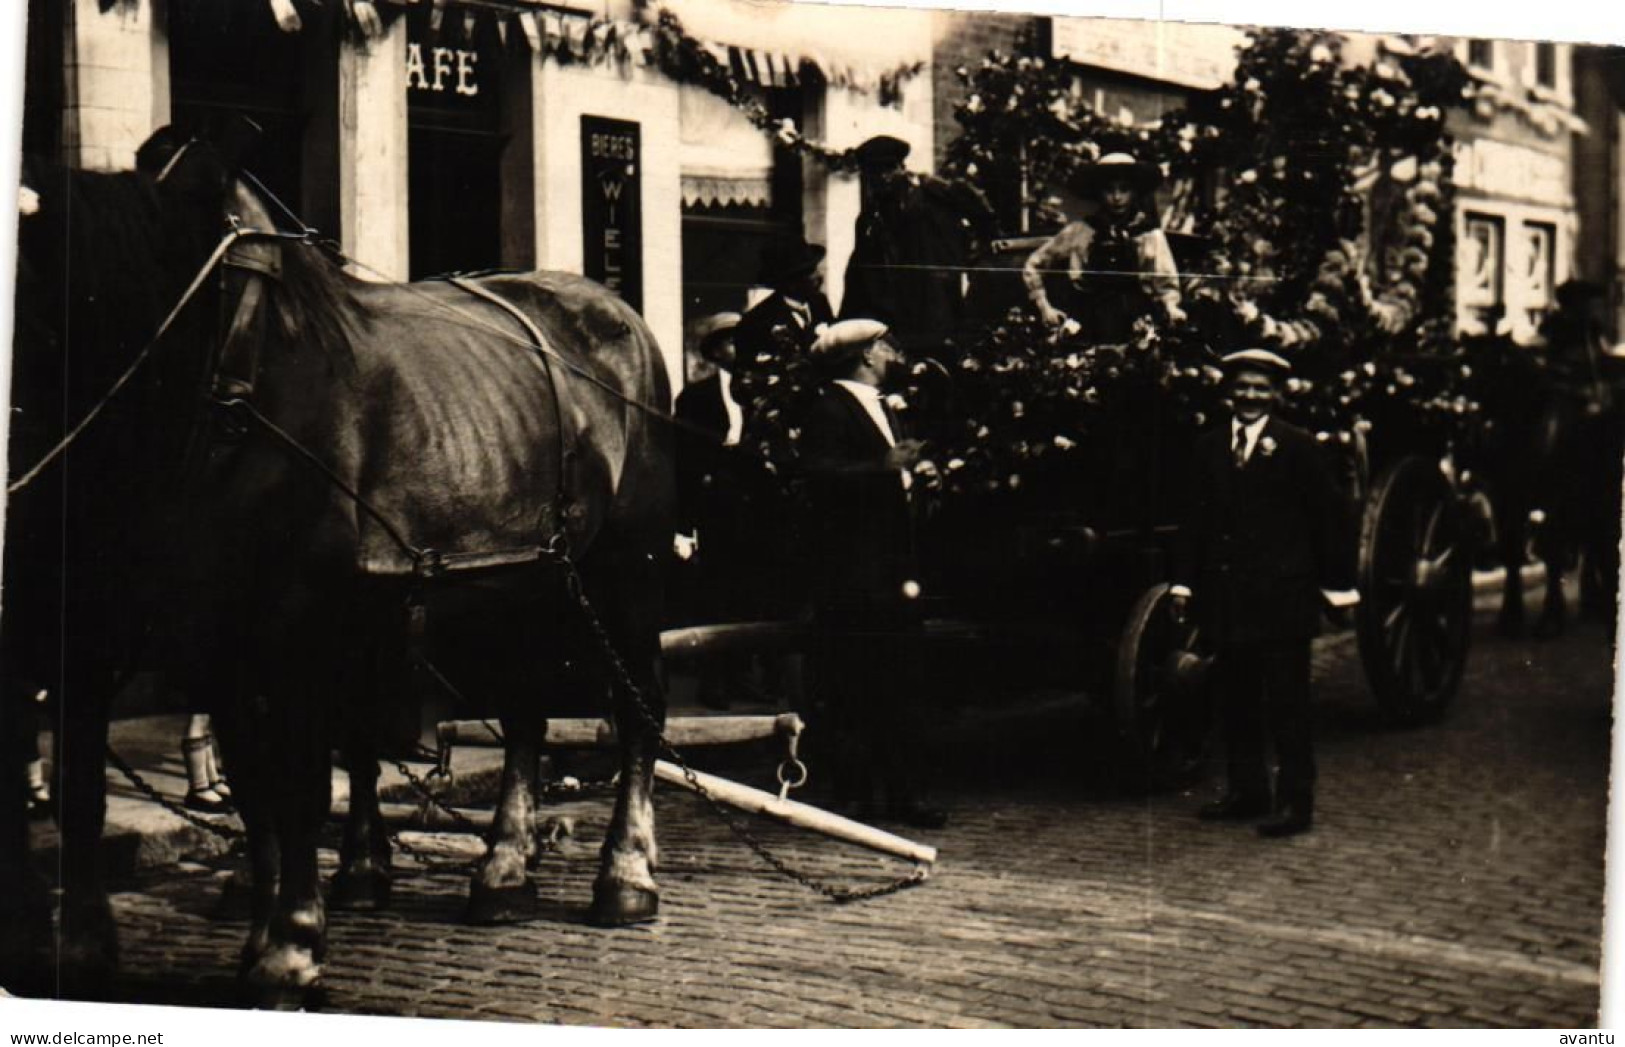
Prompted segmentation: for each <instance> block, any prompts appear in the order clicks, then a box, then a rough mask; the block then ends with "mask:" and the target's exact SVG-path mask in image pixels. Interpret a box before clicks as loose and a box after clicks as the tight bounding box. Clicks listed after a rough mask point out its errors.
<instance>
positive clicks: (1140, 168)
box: [1072, 153, 1162, 195]
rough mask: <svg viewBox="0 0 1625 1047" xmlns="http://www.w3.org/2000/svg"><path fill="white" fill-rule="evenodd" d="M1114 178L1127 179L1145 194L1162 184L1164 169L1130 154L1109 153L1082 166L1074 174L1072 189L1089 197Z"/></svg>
mask: <svg viewBox="0 0 1625 1047" xmlns="http://www.w3.org/2000/svg"><path fill="white" fill-rule="evenodd" d="M1114 178H1122V179H1126V180H1127V181H1128V183H1129V184H1130V185H1132V186H1133V187H1134V188H1135V189H1136V190H1138V191H1140V192H1144V191H1146V190H1148V189H1155V188H1156V187H1157V186H1159V185H1161V184H1162V168H1160V167H1158V166H1157V165H1156V164H1148V163H1144V162H1142V161H1140V160H1136V159H1134V157H1133V155H1131V154H1129V153H1107V154H1106V155H1105V156H1103V157H1101V158H1100V159H1099V160H1096V161H1095V162H1094V163H1089V164H1082V165H1080V166H1079V167H1078V168H1077V169H1076V170H1074V172H1073V174H1072V188H1073V189H1075V190H1077V191H1078V192H1080V193H1083V194H1085V195H1089V194H1092V193H1097V192H1099V191H1100V188H1101V186H1103V185H1105V184H1106V183H1107V182H1108V181H1110V180H1112V179H1114Z"/></svg>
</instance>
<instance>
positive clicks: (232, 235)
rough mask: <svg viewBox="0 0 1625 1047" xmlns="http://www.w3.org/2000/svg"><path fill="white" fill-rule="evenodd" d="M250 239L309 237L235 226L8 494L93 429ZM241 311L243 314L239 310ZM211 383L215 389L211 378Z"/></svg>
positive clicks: (14, 492)
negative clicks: (104, 384) (92, 401)
mask: <svg viewBox="0 0 1625 1047" xmlns="http://www.w3.org/2000/svg"><path fill="white" fill-rule="evenodd" d="M250 238H253V239H266V240H270V239H304V238H306V234H304V233H298V234H295V233H283V232H280V231H274V230H273V231H266V230H261V229H247V228H242V227H235V228H233V229H231V230H230V231H228V232H227V233H226V235H225V236H223V237H222V238H221V240H220V242H219V243H218V244H216V245H215V247H214V250H212V251H211V252H209V255H208V257H207V258H206V259H204V261H203V264H202V265H201V266H199V267H198V270H197V273H196V274H195V275H194V276H193V277H192V279H191V281H190V283H188V284H187V286H186V290H185V291H183V292H182V293H181V296H180V297H179V298H178V299H177V300H176V301H175V304H174V305H173V306H172V307H171V308H170V310H169V312H168V313H167V314H166V315H165V316H164V318H163V320H162V321H161V322H160V323H159V324H158V327H157V330H156V331H155V332H154V333H153V335H152V337H151V338H150V339H148V341H147V343H146V345H144V346H142V348H141V350H140V351H139V352H138V353H136V355H135V358H134V359H132V360H131V361H130V363H129V365H128V366H127V367H125V369H124V370H123V372H122V373H120V374H119V376H118V378H116V379H115V380H114V381H113V384H112V385H111V386H109V387H108V390H107V392H106V393H104V394H102V397H101V399H100V400H98V401H96V403H95V404H94V405H92V407H91V408H90V410H88V411H86V412H85V415H84V417H82V418H81V419H80V420H79V421H78V422H77V423H75V424H74V426H73V428H71V429H69V430H68V431H67V433H65V434H64V435H63V437H62V439H60V440H58V441H57V442H56V444H55V445H53V446H52V447H51V449H50V450H49V451H47V452H45V454H43V455H42V456H40V459H39V461H37V462H35V463H34V465H33V466H32V467H30V468H29V469H28V470H27V471H26V472H24V473H23V475H21V476H20V477H18V478H17V479H15V480H13V481H11V482H10V483H9V484H7V486H6V493H7V494H8V495H13V494H16V493H17V492H19V491H21V490H23V489H24V488H26V487H27V486H28V485H29V484H31V483H33V482H34V481H35V480H37V479H38V478H39V477H40V475H41V474H42V473H44V472H45V471H46V470H47V469H48V468H50V466H51V465H52V463H54V462H55V461H56V460H57V459H59V458H60V457H62V455H63V454H65V453H66V452H67V450H68V448H70V447H71V446H73V444H74V443H76V442H77V441H78V440H79V438H80V437H81V436H83V435H84V433H85V431H86V430H87V429H89V428H90V426H91V424H92V423H94V422H95V421H96V419H97V418H98V417H100V416H101V413H102V412H103V411H104V410H106V409H107V406H108V405H109V404H110V403H112V402H113V400H114V399H115V398H116V397H117V396H118V395H119V393H121V392H122V391H123V390H124V389H125V387H127V386H128V385H129V384H130V382H131V381H132V380H133V379H134V378H135V376H136V373H137V372H139V371H140V370H141V368H142V367H143V366H145V365H146V363H147V361H148V360H150V359H151V358H152V356H153V354H154V353H155V352H156V350H157V349H158V347H159V345H160V344H161V343H162V342H163V340H164V337H165V335H167V334H168V333H169V331H170V328H172V327H173V326H174V325H175V321H177V320H178V319H180V317H181V314H182V313H184V312H185V311H186V308H187V306H189V305H190V304H191V303H192V300H193V299H194V298H196V297H197V295H198V292H199V291H201V290H202V289H203V287H204V285H205V283H206V282H207V281H208V279H209V277H210V275H211V274H213V273H214V272H215V271H216V270H217V269H219V268H221V265H222V263H223V262H224V261H225V260H226V257H227V256H228V254H230V253H231V251H232V249H233V248H234V247H236V246H237V245H238V244H239V243H240V242H242V241H244V240H246V239H250ZM239 312H241V309H240V308H239ZM222 348H223V347H222ZM256 353H257V350H256ZM231 355H232V356H233V357H236V356H237V355H239V354H237V353H233V354H231ZM216 356H217V358H219V359H224V358H225V357H226V356H227V354H226V353H225V352H224V351H222V352H219V353H217V354H216ZM218 366H219V365H218V363H217V364H215V365H213V369H218ZM251 366H252V367H254V368H255V369H257V366H258V364H257V361H254V362H253V363H252V365H251ZM210 381H211V386H212V383H213V378H212V377H211V379H210Z"/></svg>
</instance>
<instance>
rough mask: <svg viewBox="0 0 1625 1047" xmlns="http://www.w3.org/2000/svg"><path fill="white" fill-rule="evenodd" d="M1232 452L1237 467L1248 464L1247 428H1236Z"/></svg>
mask: <svg viewBox="0 0 1625 1047" xmlns="http://www.w3.org/2000/svg"><path fill="white" fill-rule="evenodd" d="M1230 453H1231V454H1232V456H1234V458H1235V464H1236V468H1237V469H1240V468H1242V467H1244V466H1245V465H1246V464H1247V430H1245V429H1238V430H1236V442H1235V446H1233V447H1232V448H1231V449H1230Z"/></svg>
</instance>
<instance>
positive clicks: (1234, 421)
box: [1230, 414, 1270, 458]
mask: <svg viewBox="0 0 1625 1047" xmlns="http://www.w3.org/2000/svg"><path fill="white" fill-rule="evenodd" d="M1269 420H1270V416H1269V415H1267V414H1266V415H1264V416H1263V417H1261V418H1259V419H1258V420H1257V421H1254V422H1251V423H1247V424H1243V423H1242V421H1241V419H1240V418H1234V417H1232V418H1231V419H1230V446H1231V447H1232V448H1234V447H1235V446H1236V441H1237V440H1238V439H1239V438H1241V435H1242V434H1243V433H1245V434H1246V440H1247V450H1246V451H1245V452H1244V454H1243V456H1242V457H1243V458H1251V457H1252V456H1253V449H1254V448H1255V447H1257V446H1258V438H1259V437H1260V436H1262V435H1263V433H1264V426H1266V425H1268V424H1269Z"/></svg>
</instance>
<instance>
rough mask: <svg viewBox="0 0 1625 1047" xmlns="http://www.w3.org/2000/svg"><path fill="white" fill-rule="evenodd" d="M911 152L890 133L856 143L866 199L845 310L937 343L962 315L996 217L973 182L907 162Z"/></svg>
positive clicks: (903, 336)
mask: <svg viewBox="0 0 1625 1047" xmlns="http://www.w3.org/2000/svg"><path fill="white" fill-rule="evenodd" d="M909 152H910V147H909V144H908V143H907V142H905V141H903V140H902V139H900V138H894V137H892V136H891V135H876V136H874V137H873V138H870V139H869V140H868V141H866V142H864V143H863V144H862V145H860V146H858V147H857V149H856V150H854V154H855V156H856V159H857V162H858V174H859V176H860V180H861V181H860V187H861V190H862V194H863V199H862V204H861V207H860V209H859V213H858V220H857V225H856V228H855V229H854V231H853V246H852V256H851V258H850V259H849V260H848V262H847V266H846V284H845V290H844V292H843V294H842V297H841V316H842V317H859V318H870V319H876V320H881V321H883V322H884V323H885V324H886V325H887V326H888V327H890V328H891V338H892V339H893V340H894V341H896V342H897V344H898V345H900V346H902V347H903V348H905V349H907V350H910V351H913V350H919V349H927V350H932V349H936V348H938V347H940V346H941V345H942V343H943V342H944V341H945V340H947V339H948V338H949V337H951V336H952V335H953V334H955V333H956V330H957V328H958V326H959V324H960V322H961V320H962V319H963V317H964V314H965V291H966V286H967V284H966V274H967V269H968V266H969V265H970V262H971V260H972V258H973V256H974V254H975V252H976V250H977V245H978V244H980V243H982V242H985V241H987V240H990V239H991V238H992V236H993V230H994V217H993V209H992V207H991V206H989V205H988V202H987V198H986V197H984V196H983V195H982V193H981V191H980V190H978V189H976V188H975V187H973V186H970V185H967V184H965V183H962V182H950V181H947V180H945V179H941V178H937V177H936V176H934V175H929V174H922V173H919V172H915V171H909V170H907V169H906V168H904V166H903V161H904V160H905V159H907V157H908V155H909Z"/></svg>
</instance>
